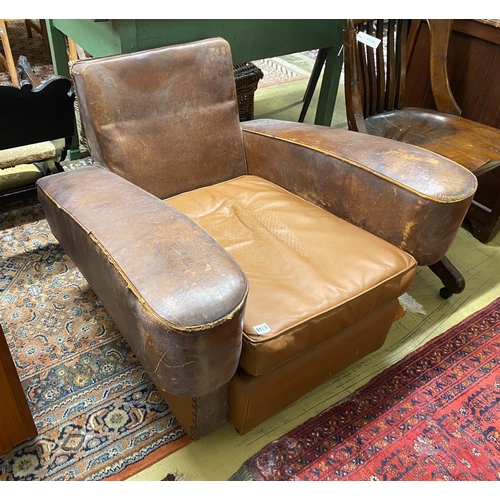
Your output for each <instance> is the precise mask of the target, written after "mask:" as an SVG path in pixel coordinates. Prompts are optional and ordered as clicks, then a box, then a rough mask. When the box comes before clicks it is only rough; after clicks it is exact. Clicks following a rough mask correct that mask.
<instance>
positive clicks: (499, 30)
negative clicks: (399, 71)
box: [404, 19, 500, 128]
mask: <svg viewBox="0 0 500 500" xmlns="http://www.w3.org/2000/svg"><path fill="white" fill-rule="evenodd" d="M448 74H449V79H450V87H451V90H452V92H453V95H454V97H455V100H456V101H457V103H458V105H459V106H460V107H461V108H462V116H463V117H464V118H468V119H469V120H473V121H476V122H480V123H484V124H485V125H489V126H491V127H496V128H500V85H499V84H498V82H499V81H500V20H491V19H455V20H454V22H453V32H452V35H451V38H450V46H449V50H448ZM404 105H405V106H415V107H419V108H427V109H436V107H435V104H434V99H433V98H432V92H431V89H430V76H429V30H428V27H427V24H426V23H425V22H423V23H422V26H421V29H420V31H419V34H418V37H417V40H416V42H415V46H414V49H413V52H412V54H411V56H410V62H409V67H408V78H407V81H406V92H405V101H404Z"/></svg>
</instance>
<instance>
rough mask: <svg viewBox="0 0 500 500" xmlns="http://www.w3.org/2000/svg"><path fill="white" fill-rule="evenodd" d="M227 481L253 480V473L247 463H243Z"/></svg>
mask: <svg viewBox="0 0 500 500" xmlns="http://www.w3.org/2000/svg"><path fill="white" fill-rule="evenodd" d="M228 481H255V475H254V473H253V472H252V470H251V469H250V468H249V467H248V465H247V464H243V465H242V466H241V467H240V468H239V469H238V470H237V471H236V472H235V473H234V474H233V475H232V476H231V477H230V478H229V479H228Z"/></svg>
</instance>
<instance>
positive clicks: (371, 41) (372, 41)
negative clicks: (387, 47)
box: [357, 31, 381, 49]
mask: <svg viewBox="0 0 500 500" xmlns="http://www.w3.org/2000/svg"><path fill="white" fill-rule="evenodd" d="M357 37H358V42H361V43H364V44H365V45H368V47H372V48H373V49H376V48H377V47H378V46H379V44H380V42H381V40H380V39H379V38H377V37H375V36H371V35H367V34H366V33H363V32H362V31H360V32H359V33H358V35H357Z"/></svg>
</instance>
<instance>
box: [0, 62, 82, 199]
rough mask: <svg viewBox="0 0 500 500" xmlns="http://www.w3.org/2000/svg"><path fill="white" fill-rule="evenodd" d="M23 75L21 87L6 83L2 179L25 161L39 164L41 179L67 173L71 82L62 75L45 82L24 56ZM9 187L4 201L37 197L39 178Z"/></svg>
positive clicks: (0, 92) (0, 89)
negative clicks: (62, 162)
mask: <svg viewBox="0 0 500 500" xmlns="http://www.w3.org/2000/svg"><path fill="white" fill-rule="evenodd" d="M17 73H18V75H19V76H20V85H19V86H15V85H12V84H9V83H6V84H3V85H0V116H1V120H0V159H1V165H0V175H4V174H6V173H7V169H13V168H16V166H17V165H19V164H25V163H26V164H33V163H36V164H37V166H38V168H39V170H40V176H43V175H48V174H51V173H56V172H61V171H62V170H63V169H62V167H61V165H60V162H61V161H62V160H64V158H65V156H66V151H67V150H68V148H69V146H70V144H71V140H72V137H73V134H74V130H75V110H74V99H75V96H74V92H73V90H72V86H71V81H70V80H69V79H68V78H66V77H62V76H57V75H55V76H53V77H51V78H49V79H48V80H46V81H44V82H42V81H40V80H39V78H38V77H37V76H36V75H35V74H34V73H33V71H32V69H31V67H30V65H29V63H28V61H27V60H26V58H25V57H24V56H21V57H20V58H19V61H18V65H17ZM48 142H51V143H53V146H54V147H52V146H51V145H49V144H47V143H48ZM43 144H45V146H44V147H41V146H40V145H43ZM35 145H36V146H35ZM26 146H30V148H29V149H28V148H27V149H24V147H26ZM39 146H40V147H39ZM19 148H23V149H22V150H20V149H19ZM6 184H7V186H6V187H5V188H4V189H1V190H0V203H7V202H11V201H14V200H16V199H19V198H24V197H28V196H34V195H36V187H35V183H34V182H33V180H30V181H29V182H27V183H26V184H24V183H23V184H21V185H19V184H16V185H14V186H13V187H9V183H8V182H7V183H6Z"/></svg>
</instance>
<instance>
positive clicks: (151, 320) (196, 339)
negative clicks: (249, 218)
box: [38, 167, 247, 396]
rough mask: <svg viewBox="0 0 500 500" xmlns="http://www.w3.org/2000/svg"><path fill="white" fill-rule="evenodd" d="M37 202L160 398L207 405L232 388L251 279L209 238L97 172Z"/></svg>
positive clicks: (47, 183) (42, 191) (52, 184)
mask: <svg viewBox="0 0 500 500" xmlns="http://www.w3.org/2000/svg"><path fill="white" fill-rule="evenodd" d="M38 193H39V198H40V201H41V203H42V206H43V209H44V212H45V215H46V217H47V220H48V222H49V224H50V227H51V229H52V231H53V233H54V235H55V237H56V238H57V239H58V240H59V242H60V243H61V244H62V246H63V247H64V249H65V251H66V252H67V253H68V255H69V256H70V257H71V259H72V260H73V261H74V262H75V264H76V265H77V266H78V268H79V269H80V270H81V271H82V273H83V275H84V276H85V278H86V279H87V281H88V282H89V283H90V285H91V286H92V289H93V291H94V292H95V293H96V294H97V296H98V297H99V298H100V300H101V302H102V303H103V304H104V306H105V307H106V310H107V311H108V312H109V314H110V315H111V317H112V318H113V320H114V321H115V323H116V325H117V326H118V328H119V329H120V332H121V333H122V334H123V336H124V337H125V338H126V339H127V342H128V343H129V345H130V347H131V348H132V350H133V351H134V352H135V354H136V355H137V357H138V359H139V361H140V362H141V364H142V365H143V367H144V369H145V370H146V371H147V372H148V374H149V376H150V377H151V379H152V380H153V381H154V383H155V385H156V386H157V387H158V388H159V389H162V390H165V391H167V392H171V393H173V394H177V395H181V396H203V395H205V394H208V393H211V392H213V391H214V390H216V389H217V388H218V387H221V386H222V385H224V384H226V383H227V382H228V381H229V380H230V379H231V377H232V375H233V374H234V372H235V370H236V367H237V364H238V360H239V356H240V351H241V327H242V315H243V311H244V305H245V299H246V294H247V280H246V277H245V275H244V273H243V272H242V270H241V268H240V267H239V266H238V265H237V264H236V262H235V261H234V260H233V259H232V258H231V257H230V256H229V254H228V253H227V252H226V251H225V250H224V249H222V248H221V247H220V245H219V244H218V243H217V242H216V241H215V240H214V239H213V238H212V237H211V236H209V235H208V234H207V233H206V232H205V231H203V230H202V229H200V227H199V226H197V225H196V224H195V223H194V222H193V221H192V220H190V219H189V218H187V217H186V216H184V215H183V214H181V213H179V212H178V211H177V210H175V209H173V208H172V207H170V206H168V205H167V204H165V203H163V202H162V201H161V200H159V199H157V198H156V197H154V196H152V195H150V194H148V193H146V192H145V191H143V190H142V189H140V188H139V187H137V186H134V185H133V184H131V183H129V182H127V181H126V180H124V179H122V178H121V177H119V176H117V175H115V174H113V173H111V172H108V171H106V170H104V169H101V168H96V167H82V168H80V169H77V170H75V171H72V172H67V173H62V174H58V175H57V176H55V175H54V176H47V177H45V178H42V179H40V180H39V182H38Z"/></svg>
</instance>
